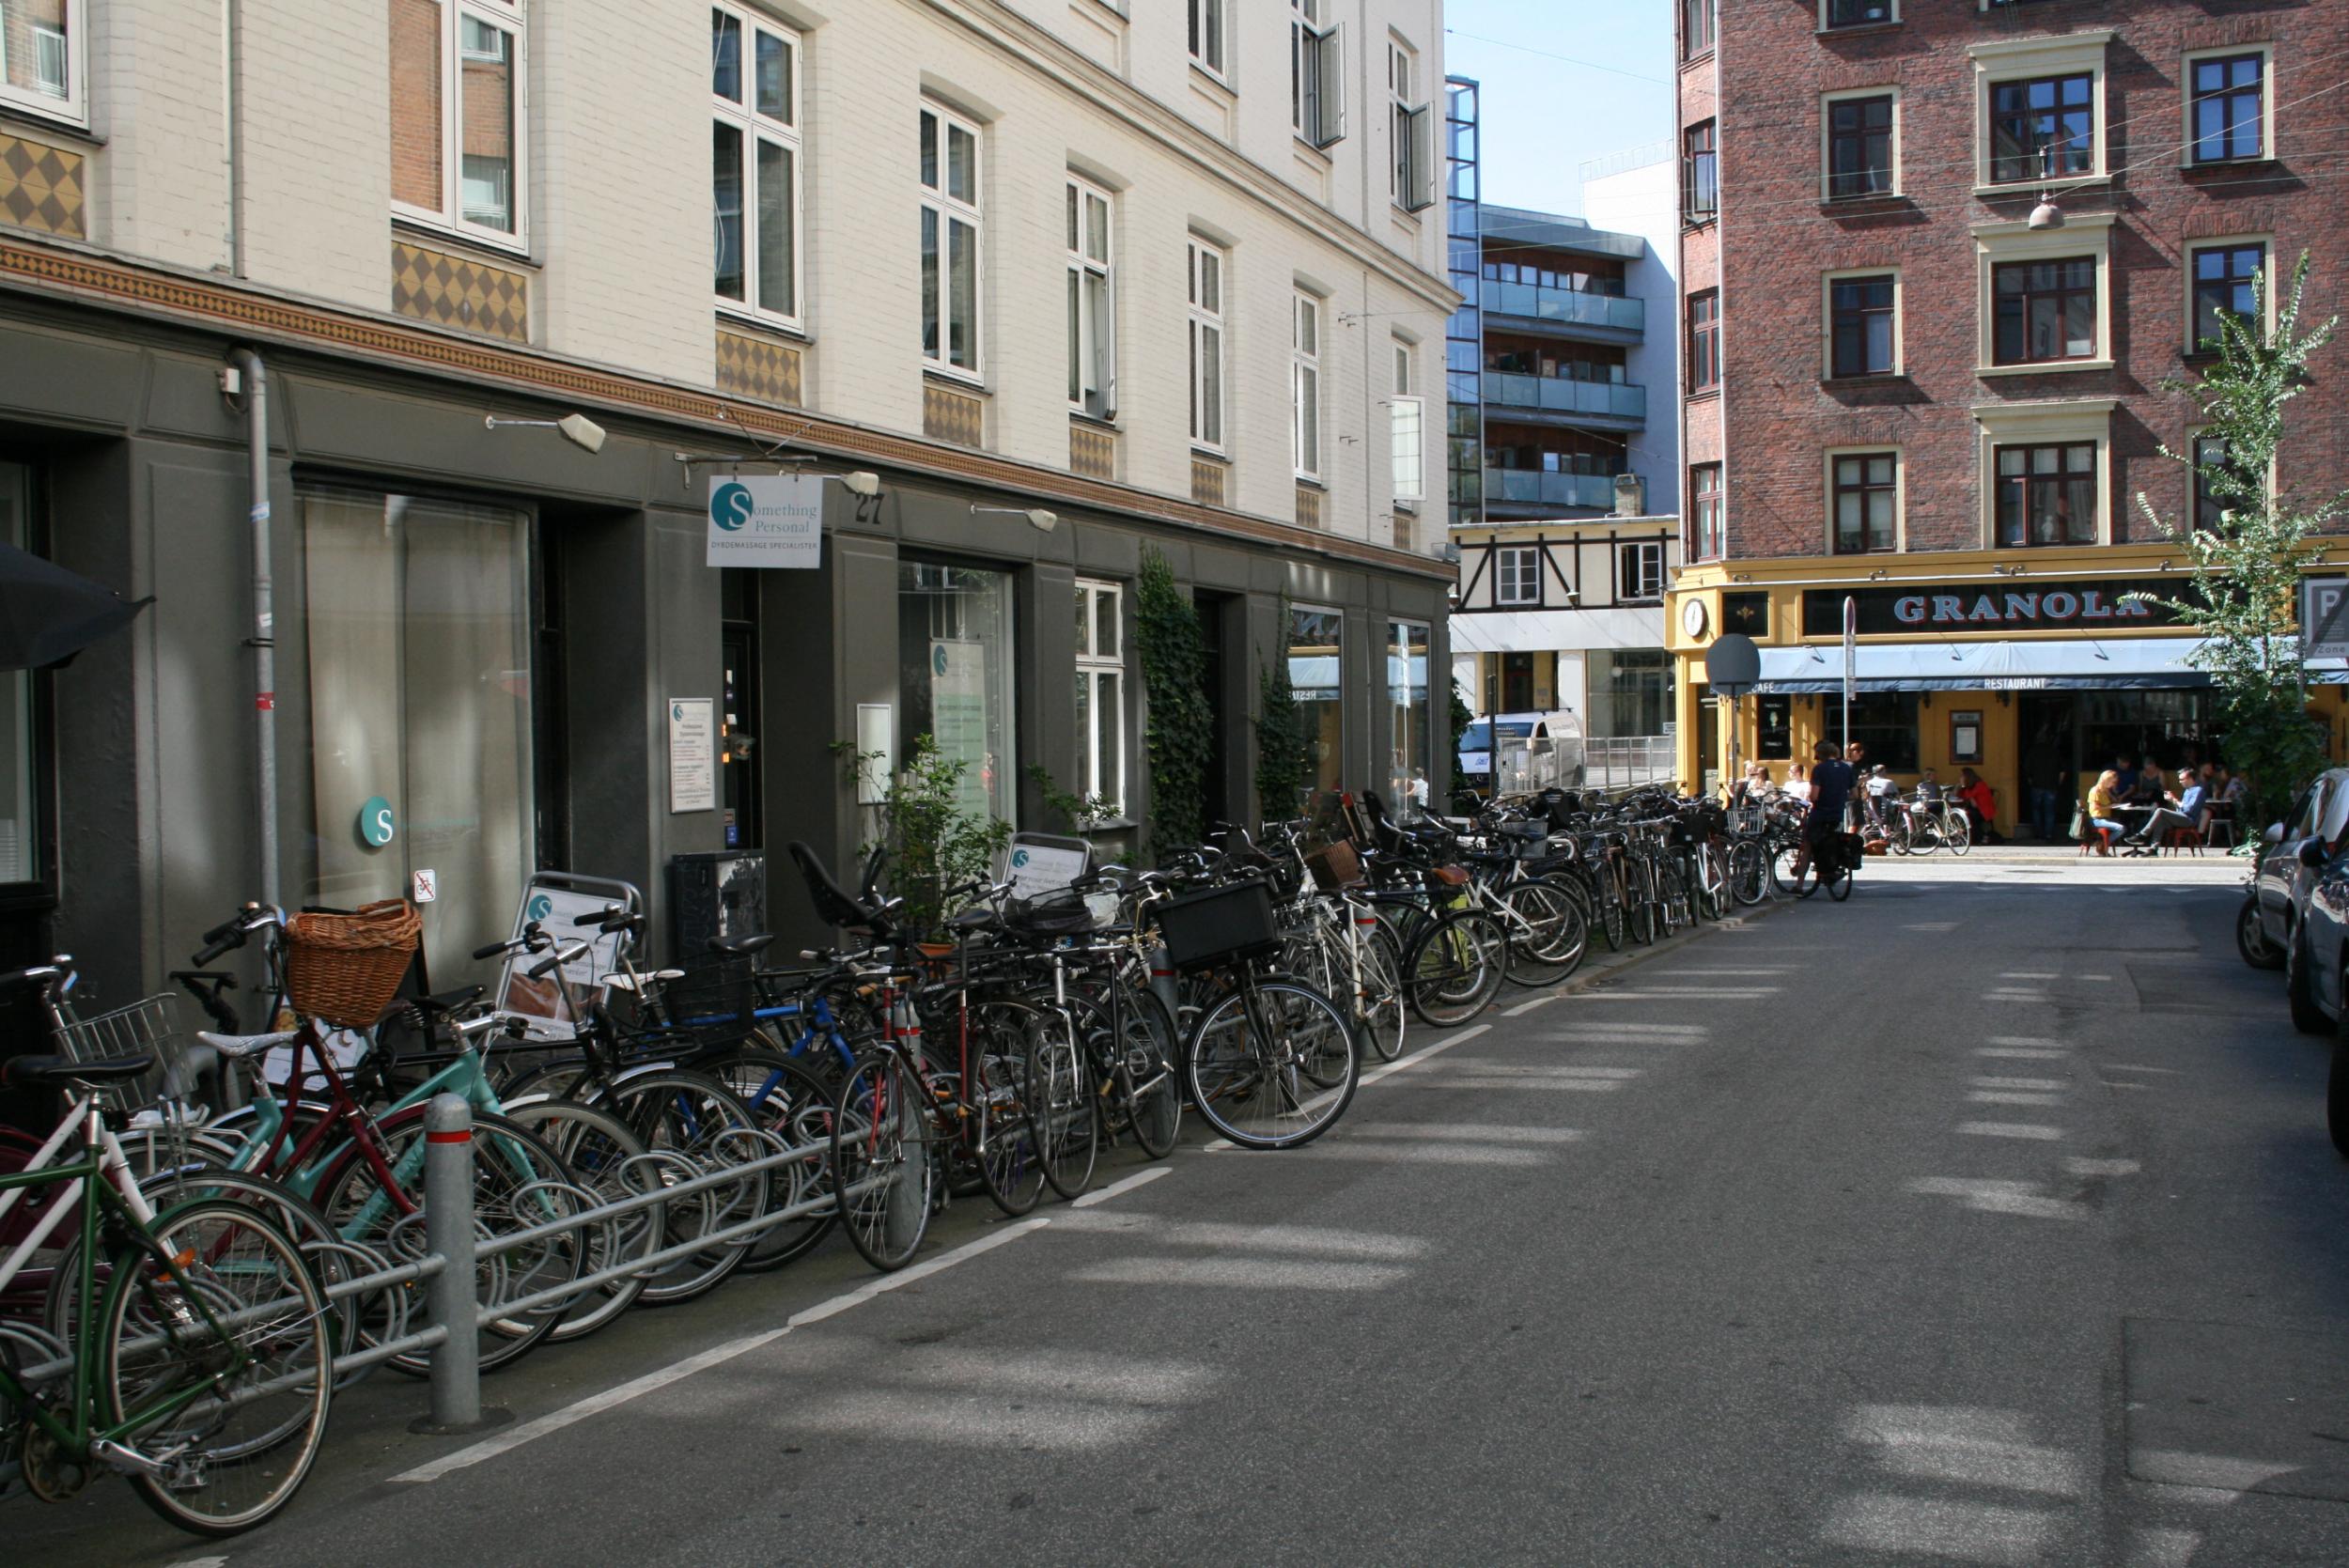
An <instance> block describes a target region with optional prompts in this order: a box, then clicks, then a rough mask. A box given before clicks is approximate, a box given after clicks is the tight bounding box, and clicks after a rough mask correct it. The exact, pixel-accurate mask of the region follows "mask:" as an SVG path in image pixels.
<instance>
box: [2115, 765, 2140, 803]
mask: <svg viewBox="0 0 2349 1568" xmlns="http://www.w3.org/2000/svg"><path fill="white" fill-rule="evenodd" d="M2136 789H2137V764H2135V763H2133V762H2131V761H2130V760H2129V759H2128V758H2127V757H2125V756H2116V757H2114V758H2113V759H2112V793H2113V798H2114V799H2115V800H2127V799H2128V798H2129V796H2130V795H2131V794H2133V793H2134V792H2135V791H2136Z"/></svg>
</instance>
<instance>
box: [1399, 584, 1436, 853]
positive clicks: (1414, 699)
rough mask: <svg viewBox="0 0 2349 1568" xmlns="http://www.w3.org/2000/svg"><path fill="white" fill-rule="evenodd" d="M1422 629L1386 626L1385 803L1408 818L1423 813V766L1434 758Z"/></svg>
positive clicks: (1426, 792)
mask: <svg viewBox="0 0 2349 1568" xmlns="http://www.w3.org/2000/svg"><path fill="white" fill-rule="evenodd" d="M1427 647H1428V644H1427V628H1426V627H1425V626H1424V625H1423V623H1421V622H1418V621H1389V622H1388V623H1387V707H1388V727H1389V729H1390V731H1391V732H1392V733H1391V737H1390V739H1391V743H1392V746H1393V748H1394V752H1393V758H1392V765H1391V766H1390V767H1389V768H1388V770H1387V771H1388V783H1389V786H1390V790H1391V793H1390V794H1389V795H1388V796H1387V801H1388V804H1390V805H1392V806H1393V807H1394V808H1395V809H1396V810H1397V811H1400V812H1406V813H1408V812H1410V811H1411V810H1412V808H1416V809H1417V810H1418V811H1425V810H1426V809H1427V807H1428V800H1429V796H1430V794H1431V792H1432V790H1433V787H1434V786H1433V785H1432V784H1430V783H1429V782H1428V777H1429V776H1428V771H1427V769H1428V767H1429V765H1430V761H1431V759H1432V758H1433V757H1434V756H1435V754H1436V753H1435V743H1434V736H1433V732H1432V719H1433V710H1432V709H1431V708H1430V707H1429V706H1428V703H1427Z"/></svg>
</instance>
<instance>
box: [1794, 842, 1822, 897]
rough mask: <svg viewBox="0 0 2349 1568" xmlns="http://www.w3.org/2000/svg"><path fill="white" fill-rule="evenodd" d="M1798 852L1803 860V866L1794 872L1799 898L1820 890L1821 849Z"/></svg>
mask: <svg viewBox="0 0 2349 1568" xmlns="http://www.w3.org/2000/svg"><path fill="white" fill-rule="evenodd" d="M1797 853H1798V855H1799V858H1800V861H1801V866H1800V868H1799V869H1798V870H1797V871H1795V872H1794V873H1792V875H1793V877H1794V887H1795V896H1796V897H1797V898H1808V897H1810V896H1811V895H1812V893H1816V892H1818V891H1819V861H1820V855H1821V851H1819V850H1817V849H1812V850H1811V851H1810V852H1809V853H1801V852H1800V851H1798V852H1797Z"/></svg>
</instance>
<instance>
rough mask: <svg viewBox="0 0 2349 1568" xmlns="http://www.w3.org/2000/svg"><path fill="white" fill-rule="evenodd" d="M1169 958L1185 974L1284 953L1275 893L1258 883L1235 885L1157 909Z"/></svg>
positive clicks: (1184, 897)
mask: <svg viewBox="0 0 2349 1568" xmlns="http://www.w3.org/2000/svg"><path fill="white" fill-rule="evenodd" d="M1151 910H1152V912H1153V913H1154V914H1156V915H1157V917H1158V922H1159V939H1161V940H1162V941H1164V942H1165V943H1166V954H1167V956H1168V957H1169V958H1170V959H1172V960H1173V961H1174V964H1175V969H1176V970H1179V971H1181V972H1182V973H1185V974H1191V973H1196V972H1197V971H1199V970H1211V969H1220V968H1221V967H1223V966H1224V965H1227V964H1239V963H1245V962H1247V961H1248V960H1249V959H1251V958H1260V957H1263V956H1264V955H1267V954H1270V953H1278V952H1279V951H1280V950H1281V927H1280V924H1279V923H1278V922H1277V921H1275V920H1274V919H1273V915H1272V895H1271V893H1268V892H1267V891H1266V888H1265V885H1264V884H1263V883H1262V882H1258V881H1246V882H1230V883H1226V884H1225V885H1224V886H1222V887H1220V888H1207V889H1205V890H1203V891H1201V892H1198V893H1183V894H1181V895H1179V896H1177V897H1175V898H1170V899H1167V900H1166V901H1165V902H1163V903H1160V904H1154V905H1152V906H1151Z"/></svg>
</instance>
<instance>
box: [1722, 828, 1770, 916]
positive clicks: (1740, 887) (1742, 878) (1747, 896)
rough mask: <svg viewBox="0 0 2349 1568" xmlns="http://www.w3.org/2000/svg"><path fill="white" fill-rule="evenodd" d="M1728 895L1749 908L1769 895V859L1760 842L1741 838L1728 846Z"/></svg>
mask: <svg viewBox="0 0 2349 1568" xmlns="http://www.w3.org/2000/svg"><path fill="white" fill-rule="evenodd" d="M1729 895H1730V896H1731V897H1732V898H1735V900H1736V901H1737V902H1738V903H1740V904H1743V905H1746V906H1749V907H1750V906H1752V905H1755V904H1759V903H1761V902H1762V900H1764V899H1765V898H1767V897H1768V896H1769V895H1770V859H1769V857H1768V856H1767V855H1766V854H1764V853H1763V851H1762V841H1761V840H1759V839H1751V838H1741V839H1739V840H1738V841H1737V842H1736V843H1735V845H1732V846H1730V851H1729Z"/></svg>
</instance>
